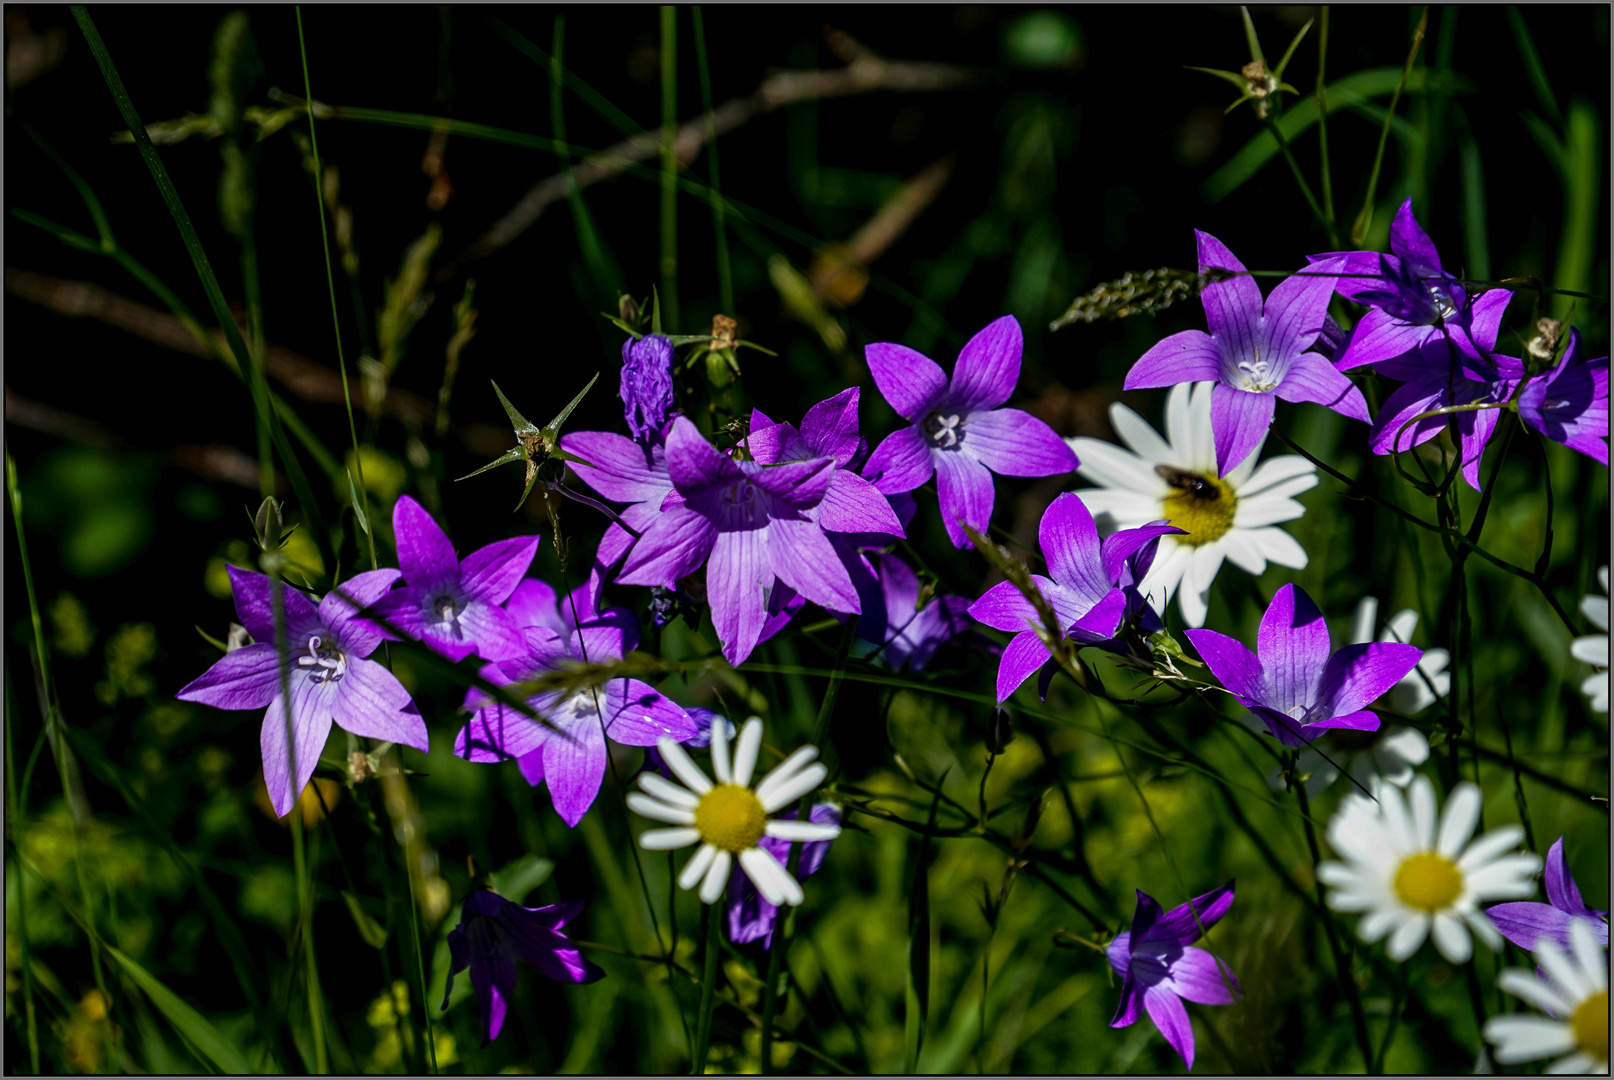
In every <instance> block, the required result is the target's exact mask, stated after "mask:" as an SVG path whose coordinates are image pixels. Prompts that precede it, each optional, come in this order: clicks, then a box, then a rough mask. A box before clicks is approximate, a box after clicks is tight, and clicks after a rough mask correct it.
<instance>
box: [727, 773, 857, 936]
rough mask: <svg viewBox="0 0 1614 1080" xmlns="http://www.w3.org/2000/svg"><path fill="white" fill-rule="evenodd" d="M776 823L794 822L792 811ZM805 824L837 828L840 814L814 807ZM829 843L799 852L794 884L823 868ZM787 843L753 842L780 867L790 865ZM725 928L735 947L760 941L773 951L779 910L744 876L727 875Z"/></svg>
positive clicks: (814, 844)
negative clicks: (777, 861) (776, 860)
mask: <svg viewBox="0 0 1614 1080" xmlns="http://www.w3.org/2000/svg"><path fill="white" fill-rule="evenodd" d="M775 820H778V821H794V820H796V811H794V810H791V811H789V812H788V813H784V814H780V815H778V817H777V818H776V819H775ZM807 820H808V821H811V822H812V823H813V824H815V825H839V824H840V823H841V810H840V807H838V806H832V805H831V804H829V803H818V804H817V805H815V806H814V807H813V808H812V810H810V811H809V812H808V814H807ZM832 843H834V841H833V840H812V841H809V842H808V843H807V844H806V845H805V846H804V847H803V848H802V849H801V861H800V863H799V864H798V865H797V867H796V880H797V881H805V880H806V879H807V878H809V877H811V876H812V875H813V874H815V873H817V872H818V868H819V867H820V866H822V865H824V856H826V855H828V854H829V846H830V844H832ZM790 845H791V841H789V840H779V839H776V838H774V837H772V836H764V837H763V838H762V839H761V840H759V841H757V846H759V847H761V848H762V849H763V850H764V851H766V852H767V853H768V854H769V855H772V856H773V857H774V858H775V859H778V860H779V865H780V866H785V867H788V866H789V865H790ZM727 914H728V924H729V940H730V941H732V942H734V944H736V945H745V944H749V943H750V942H753V941H761V942H762V949H763V950H764V951H766V950H768V949H771V948H772V947H773V928H774V924H775V923H776V922H777V921H778V918H779V908H778V907H777V906H776V905H774V904H770V903H768V902H767V901H766V900H764V899H763V898H762V894H761V893H759V892H757V887H756V886H755V885H753V884H751V879H750V878H749V877H747V876H746V875H744V874H731V875H730V876H729V896H728V912H727Z"/></svg>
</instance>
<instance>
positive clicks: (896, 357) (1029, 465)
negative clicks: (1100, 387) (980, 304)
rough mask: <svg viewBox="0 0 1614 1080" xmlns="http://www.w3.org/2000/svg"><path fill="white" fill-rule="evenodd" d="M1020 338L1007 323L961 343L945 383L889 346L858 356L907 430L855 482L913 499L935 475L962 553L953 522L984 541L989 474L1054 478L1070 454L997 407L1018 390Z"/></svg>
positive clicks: (901, 348)
mask: <svg viewBox="0 0 1614 1080" xmlns="http://www.w3.org/2000/svg"><path fill="white" fill-rule="evenodd" d="M1023 347H1024V339H1023V337H1022V335H1021V333H1020V324H1019V323H1018V322H1017V321H1015V318H1014V316H1012V315H1005V316H1003V317H1002V318H1001V319H998V320H997V321H995V322H993V323H990V324H988V325H987V327H986V328H985V329H984V330H982V331H981V332H980V333H978V334H976V335H975V336H974V337H972V338H970V340H969V341H968V342H966V343H965V345H964V348H963V350H962V351H961V352H960V353H959V354H958V363H957V365H956V366H955V367H954V369H953V377H952V380H951V381H949V380H948V378H947V373H946V372H944V371H942V369H941V368H940V367H939V366H938V365H937V364H936V362H935V361H934V360H931V359H929V358H928V357H926V356H923V355H921V354H919V353H917V352H915V351H914V350H913V349H910V348H908V347H907V346H905V345H896V344H891V343H887V342H882V343H879V344H874V345H870V346H869V347H868V348H867V349H865V350H864V356H865V358H866V359H867V360H868V364H869V373H870V374H872V375H873V376H874V384H875V385H876V386H878V387H879V388H880V393H881V394H883V395H884V396H885V399H886V401H887V402H889V403H890V405H891V407H892V408H893V409H895V410H896V411H897V412H898V414H900V415H901V416H902V418H903V419H904V420H907V421H908V426H907V427H904V428H899V429H897V430H896V431H894V432H892V433H891V434H890V435H887V436H886V437H885V440H884V441H882V442H881V443H880V445H879V446H877V447H875V450H874V453H873V454H871V455H869V460H868V464H866V465H865V466H864V468H863V474H864V475H865V476H867V477H869V478H870V479H871V480H873V481H874V483H875V486H876V487H878V488H879V489H880V490H881V491H883V492H885V493H886V494H887V495H895V494H897V493H899V492H904V491H912V490H913V489H914V488H916V487H918V486H920V485H921V484H923V483H924V482H925V481H926V480H929V479H930V474H931V473H932V472H934V473H935V474H936V489H937V493H938V494H939V496H940V499H941V514H942V524H943V525H945V526H946V527H947V535H948V536H949V537H951V538H952V541H953V543H954V544H955V545H956V546H958V547H960V548H965V547H968V546H969V538H968V537H967V536H965V534H964V529H963V527H962V526H961V525H960V524H959V522H960V521H963V522H967V523H968V524H969V526H970V527H971V528H973V529H974V530H975V531H976V532H980V533H984V532H986V529H987V524H988V523H989V522H990V521H991V520H992V502H993V498H994V492H993V487H992V474H993V473H997V474H998V475H999V476H1058V475H1061V474H1063V473H1068V472H1073V471H1074V470H1075V468H1076V464H1077V462H1076V454H1075V453H1074V452H1073V451H1072V450H1071V449H1070V447H1068V446H1066V445H1065V443H1064V440H1062V439H1061V438H1060V437H1059V436H1058V435H1056V434H1055V433H1054V430H1053V428H1051V427H1049V426H1048V425H1047V424H1045V423H1043V422H1042V421H1041V420H1038V419H1037V418H1036V417H1034V416H1032V415H1031V414H1030V413H1027V412H1022V411H1021V410H1019V409H1005V408H1002V405H1003V403H1004V402H1005V401H1008V400H1009V395H1011V394H1013V393H1014V387H1015V384H1016V383H1017V382H1019V381H1020V353H1021V351H1022V349H1023Z"/></svg>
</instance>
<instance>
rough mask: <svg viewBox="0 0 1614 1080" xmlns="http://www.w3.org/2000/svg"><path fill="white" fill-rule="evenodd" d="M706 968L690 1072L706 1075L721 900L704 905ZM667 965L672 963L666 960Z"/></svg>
mask: <svg viewBox="0 0 1614 1080" xmlns="http://www.w3.org/2000/svg"><path fill="white" fill-rule="evenodd" d="M706 908H707V913H706V961H705V964H706V967H705V970H704V971H703V972H702V974H701V1011H700V1017H699V1022H698V1024H697V1026H696V1029H695V1061H694V1066H693V1068H691V1070H690V1072H691V1073H692V1074H693V1075H695V1076H704V1075H705V1074H706V1050H707V1047H708V1045H709V1044H710V1042H711V1038H712V995H713V993H714V992H715V991H716V989H717V954H718V953H720V952H722V945H721V943H720V942H719V940H718V938H719V937H720V936H721V935H722V933H723V900H722V898H721V897H719V898H718V901H717V903H715V904H708V905H706ZM666 962H667V963H669V964H670V963H673V961H672V960H670V959H669V960H667V961H666Z"/></svg>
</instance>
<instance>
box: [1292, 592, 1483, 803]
mask: <svg viewBox="0 0 1614 1080" xmlns="http://www.w3.org/2000/svg"><path fill="white" fill-rule="evenodd" d="M1378 612H1379V602H1378V600H1377V599H1375V598H1374V597H1371V596H1364V597H1362V600H1361V603H1359V604H1357V605H1356V620H1355V622H1354V624H1353V625H1352V627H1351V644H1353V645H1365V644H1367V643H1368V642H1370V641H1372V640H1373V624H1374V622H1375V621H1376V620H1377V618H1378ZM1417 628H1418V613H1417V612H1416V611H1413V610H1412V609H1411V608H1404V609H1403V610H1401V611H1398V612H1396V613H1395V614H1394V615H1392V616H1391V617H1390V621H1389V622H1387V623H1385V624H1384V630H1383V631H1382V632H1381V633H1380V634H1379V640H1380V641H1396V642H1400V643H1402V644H1404V645H1405V644H1410V643H1411V641H1412V632H1413V631H1414V630H1416V629H1417ZM1450 659H1451V654H1450V653H1448V652H1447V651H1446V650H1445V649H1425V650H1424V653H1423V659H1422V660H1420V661H1418V666H1417V667H1416V668H1415V669H1413V670H1412V671H1409V672H1408V673H1407V677H1406V678H1404V679H1402V680H1401V681H1400V682H1399V683H1397V684H1396V685H1395V686H1394V687H1392V688H1391V689H1390V692H1389V694H1387V695H1386V697H1388V698H1389V700H1390V708H1391V709H1392V710H1394V711H1395V712H1398V713H1400V714H1401V715H1402V716H1410V715H1412V714H1413V713H1417V712H1421V711H1422V710H1423V709H1426V708H1428V707H1429V706H1430V705H1433V704H1434V703H1435V702H1436V701H1438V700H1439V699H1440V698H1443V697H1445V696H1446V694H1447V692H1449V691H1450V690H1451V673H1450V672H1448V671H1447V670H1446V663H1447V661H1448V660H1450ZM1420 673H1421V674H1420ZM1425 677H1427V680H1428V681H1427V682H1426V681H1425ZM1431 685H1432V686H1433V687H1434V690H1433V691H1431V690H1430V689H1429V688H1430V686H1431ZM1318 742H1319V745H1318V747H1317V748H1316V749H1313V748H1311V747H1307V748H1306V749H1304V750H1302V751H1300V758H1299V760H1298V761H1297V762H1296V763H1295V769H1296V771H1297V772H1298V773H1300V775H1302V776H1308V779H1307V780H1306V793H1307V794H1308V795H1316V794H1317V793H1318V792H1320V791H1322V790H1323V789H1324V788H1326V787H1327V786H1328V785H1329V784H1332V783H1333V782H1334V781H1335V780H1337V779H1339V773H1340V769H1341V768H1345V769H1348V770H1349V771H1350V774H1351V776H1352V777H1353V778H1354V779H1355V780H1356V782H1357V783H1358V784H1360V785H1361V786H1362V788H1363V789H1364V790H1367V791H1373V792H1376V791H1377V790H1378V787H1377V785H1378V784H1379V783H1381V782H1387V783H1391V784H1394V785H1395V786H1396V787H1398V788H1405V787H1406V786H1407V785H1408V784H1410V783H1412V777H1413V770H1415V769H1417V767H1418V766H1419V765H1422V764H1423V763H1424V762H1426V761H1428V760H1429V740H1428V739H1427V738H1425V737H1424V734H1423V732H1421V731H1418V730H1417V729H1416V728H1409V727H1403V726H1401V725H1399V724H1387V725H1385V726H1384V727H1381V728H1380V729H1379V730H1377V731H1352V730H1350V729H1348V728H1341V729H1339V730H1337V731H1333V732H1330V733H1329V734H1327V735H1325V736H1324V737H1323V738H1322V739H1320V740H1318ZM1325 755H1326V756H1325ZM1308 774H1309V775H1308ZM1270 782H1271V784H1272V787H1273V789H1274V790H1280V791H1281V790H1282V789H1283V771H1282V770H1281V769H1278V770H1274V772H1273V774H1272V777H1271V778H1270Z"/></svg>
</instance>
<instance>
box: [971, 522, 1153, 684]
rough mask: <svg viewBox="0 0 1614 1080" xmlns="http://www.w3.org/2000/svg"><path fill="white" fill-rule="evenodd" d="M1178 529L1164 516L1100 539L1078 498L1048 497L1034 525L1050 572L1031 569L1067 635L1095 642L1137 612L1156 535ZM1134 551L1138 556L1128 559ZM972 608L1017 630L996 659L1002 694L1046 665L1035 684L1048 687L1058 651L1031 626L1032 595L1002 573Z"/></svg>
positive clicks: (1034, 618)
mask: <svg viewBox="0 0 1614 1080" xmlns="http://www.w3.org/2000/svg"><path fill="white" fill-rule="evenodd" d="M1181 532H1182V530H1181V529H1179V528H1177V527H1176V526H1174V525H1167V524H1165V523H1164V522H1159V523H1155V524H1150V525H1144V526H1142V527H1140V528H1136V529H1122V530H1120V531H1118V532H1114V533H1111V534H1110V535H1109V536H1106V537H1105V538H1104V539H1103V540H1100V539H1099V536H1098V526H1097V525H1095V524H1094V523H1093V515H1092V514H1091V513H1089V512H1088V509H1087V507H1086V505H1084V504H1083V502H1082V500H1081V499H1079V498H1077V497H1076V496H1075V495H1074V494H1072V493H1070V492H1068V491H1067V492H1065V493H1064V494H1062V495H1060V496H1059V497H1058V498H1056V499H1055V500H1054V501H1053V502H1052V503H1050V504H1049V506H1048V509H1047V510H1046V511H1045V512H1044V513H1043V515H1042V522H1041V524H1040V525H1038V526H1037V540H1038V543H1039V544H1040V545H1041V547H1042V556H1043V558H1044V559H1045V560H1046V561H1047V564H1048V573H1049V574H1050V575H1052V579H1051V580H1050V579H1049V578H1046V577H1043V576H1042V575H1041V574H1033V575H1031V579H1032V581H1034V582H1035V583H1036V585H1037V588H1038V590H1039V591H1040V592H1041V593H1042V595H1043V597H1044V599H1046V600H1047V601H1048V603H1049V605H1050V606H1051V607H1052V608H1053V609H1054V612H1055V614H1057V615H1058V616H1059V622H1060V625H1061V626H1063V627H1064V629H1065V634H1066V636H1067V637H1069V638H1071V639H1072V640H1075V641H1077V642H1080V643H1081V644H1083V645H1096V644H1099V643H1100V642H1104V641H1108V640H1109V639H1111V638H1113V637H1114V636H1115V634H1116V633H1117V631H1119V630H1120V628H1121V626H1122V625H1123V623H1124V622H1125V621H1126V619H1127V616H1128V613H1129V612H1131V613H1134V614H1140V613H1139V612H1138V611H1137V605H1138V603H1139V600H1138V599H1137V598H1136V583H1137V582H1138V581H1141V580H1142V579H1143V576H1144V575H1145V574H1146V573H1147V572H1148V563H1149V561H1151V560H1152V559H1153V558H1154V546H1155V545H1154V541H1155V540H1157V539H1158V538H1159V537H1162V536H1166V535H1169V534H1171V533H1181ZM1134 556H1136V557H1137V558H1138V559H1139V562H1138V563H1135V564H1134V565H1132V566H1130V567H1129V566H1128V562H1129V560H1132V559H1133V558H1134ZM1123 578H1124V580H1123ZM1129 593H1131V594H1132V595H1130V596H1129V595H1128V594H1129ZM969 613H970V615H971V617H973V618H975V619H976V620H978V621H980V622H983V623H985V624H986V625H987V626H990V627H993V628H994V629H997V630H1003V631H1006V632H1008V633H1011V634H1014V635H1015V637H1014V640H1012V641H1010V642H1009V646H1008V648H1006V649H1004V650H1003V659H1002V660H1001V661H1000V662H999V664H998V679H997V695H998V700H999V701H1007V700H1008V699H1009V698H1010V697H1012V696H1013V695H1014V692H1015V690H1016V689H1018V688H1019V686H1020V684H1021V683H1023V682H1025V681H1026V679H1028V678H1030V676H1031V673H1032V672H1034V671H1036V670H1037V669H1039V668H1041V669H1043V673H1042V678H1041V679H1040V680H1039V684H1038V691H1039V693H1041V694H1043V695H1046V694H1047V687H1048V681H1049V680H1050V679H1051V678H1052V677H1053V674H1054V671H1055V670H1056V668H1055V665H1054V660H1053V654H1052V653H1051V652H1050V651H1049V649H1048V646H1047V645H1045V644H1043V641H1042V639H1041V638H1040V637H1039V636H1038V635H1037V632H1036V630H1035V629H1033V628H1034V627H1038V626H1040V625H1041V617H1040V616H1039V615H1038V614H1037V609H1036V608H1035V607H1033V606H1032V604H1031V601H1029V600H1027V599H1026V598H1025V597H1024V596H1023V595H1021V593H1020V590H1019V589H1017V588H1016V587H1015V586H1014V583H1013V582H1009V581H1000V582H998V583H997V584H996V585H994V586H992V588H990V589H988V590H987V591H986V593H985V595H983V596H982V597H981V598H980V599H979V600H977V601H975V603H974V604H972V605H971V606H970V609H969Z"/></svg>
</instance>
